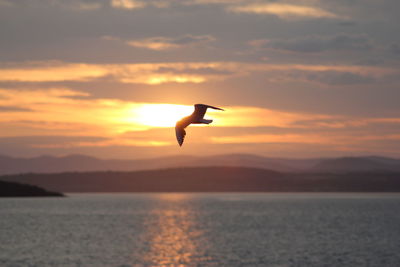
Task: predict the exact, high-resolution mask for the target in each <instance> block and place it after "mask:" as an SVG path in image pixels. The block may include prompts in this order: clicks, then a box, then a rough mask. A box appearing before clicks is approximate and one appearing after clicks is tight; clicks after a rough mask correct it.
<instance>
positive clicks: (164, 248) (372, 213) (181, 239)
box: [0, 193, 400, 267]
mask: <svg viewBox="0 0 400 267" xmlns="http://www.w3.org/2000/svg"><path fill="white" fill-rule="evenodd" d="M0 266H2V267H8V266H10V267H13V266H40V267H41V266H94V267H101V266H121V267H122V266H272V267H278V266H279V267H281V266H305V267H309V266H318V267H321V266H335V267H336V266H339V267H340V266H363V267H364V266H368V267H369V266H376V267H384V266H391V267H398V266H400V194H377V193H374V194H369V193H245V194H242V193H166V194H164V193H154V194H153V193H151V194H150V193H149V194H148V193H134V194H68V195H67V197H65V198H2V199H0Z"/></svg>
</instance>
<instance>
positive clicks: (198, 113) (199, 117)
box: [175, 104, 223, 146]
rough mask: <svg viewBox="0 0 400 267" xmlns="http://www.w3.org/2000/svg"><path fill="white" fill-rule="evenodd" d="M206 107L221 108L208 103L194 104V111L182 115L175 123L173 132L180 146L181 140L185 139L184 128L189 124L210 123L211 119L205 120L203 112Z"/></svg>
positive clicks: (204, 112)
mask: <svg viewBox="0 0 400 267" xmlns="http://www.w3.org/2000/svg"><path fill="white" fill-rule="evenodd" d="M207 108H212V109H218V110H223V109H222V108H217V107H213V106H209V105H204V104H196V105H194V112H193V113H192V114H191V115H190V116H187V117H184V118H183V119H181V120H180V121H178V122H177V123H176V126H175V133H176V140H178V144H179V145H180V146H182V144H183V140H184V139H185V135H186V131H185V128H186V127H188V126H189V125H190V124H192V123H194V124H210V123H212V120H205V119H204V114H206V111H207Z"/></svg>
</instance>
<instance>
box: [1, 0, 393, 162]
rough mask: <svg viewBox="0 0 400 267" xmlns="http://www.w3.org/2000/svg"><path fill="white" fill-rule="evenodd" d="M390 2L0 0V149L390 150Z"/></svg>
mask: <svg viewBox="0 0 400 267" xmlns="http://www.w3.org/2000/svg"><path fill="white" fill-rule="evenodd" d="M50 2H51V3H50ZM391 5H394V4H393V3H392V4H391V3H389V0H385V1H381V2H380V3H372V2H368V3H365V4H364V5H363V6H362V7H360V6H357V7H356V6H355V5H351V4H349V3H344V2H343V3H339V2H335V3H333V2H332V1H327V0H301V1H289V0H288V1H286V0H285V1H283V0H282V1H280V0H279V1H274V2H273V3H271V2H270V1H244V0H235V1H225V0H183V1H173V0H170V1H167V0H161V1H160V0H157V1H156V0H154V1H153V0H149V1H133V0H124V1H114V0H112V1H111V0H110V1H109V0H93V1H83V0H72V1H69V2H66V1H60V0H53V1H36V0H33V1H30V2H29V3H28V2H27V3H25V4H21V3H19V2H18V3H17V2H13V1H8V0H7V1H6V0H0V16H1V17H2V20H3V21H5V22H7V23H2V24H1V25H0V32H1V33H2V34H1V41H2V44H3V45H2V46H1V47H0V113H1V116H0V127H1V131H0V149H1V151H2V152H1V154H5V155H12V156H28V157H30V156H38V155H43V154H50V155H66V154H71V153H80V154H89V155H92V156H97V157H101V158H142V157H143V158H145V157H161V156H166V155H181V154H199V153H201V154H204V155H207V154H224V153H254V154H260V155H265V156H279V157H319V156H344V155H371V154H378V155H386V156H393V157H398V156H400V152H399V151H400V142H399V141H400V135H399V134H398V132H399V130H400V105H399V102H398V99H399V97H400V90H399V79H398V77H400V73H399V72H400V58H399V55H400V52H399V51H400V39H399V38H398V37H397V36H398V34H397V30H396V27H394V25H397V24H398V20H399V19H398V16H397V13H395V12H393V10H396V8H394V7H393V6H391ZM371 10H380V11H381V12H380V13H379V12H375V13H373V14H374V15H371V14H372V13H371ZM379 14H385V15H384V16H381V15H379ZM22 18H23V19H24V21H25V23H24V24H23V25H22V24H21V23H20V21H21V19H22ZM56 18H58V19H56ZM366 25H369V26H368V27H366ZM50 26H51V27H50ZM196 103H205V104H210V105H214V106H218V107H222V108H224V109H225V110H226V111H225V112H220V111H212V110H210V111H209V112H208V113H207V115H206V117H207V118H209V119H213V120H214V122H213V123H212V124H210V125H208V126H190V127H189V128H188V129H187V132H188V135H187V138H186V140H185V143H184V146H183V147H179V146H178V145H177V142H176V140H175V131H174V125H175V122H176V121H177V120H179V119H180V118H182V117H183V116H187V115H189V114H190V113H191V112H192V110H193V104H196Z"/></svg>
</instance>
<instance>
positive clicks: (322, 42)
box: [250, 34, 373, 53]
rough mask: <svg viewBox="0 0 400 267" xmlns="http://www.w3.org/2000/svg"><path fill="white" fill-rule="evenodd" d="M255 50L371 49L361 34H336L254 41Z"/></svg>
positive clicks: (302, 51) (368, 41)
mask: <svg viewBox="0 0 400 267" xmlns="http://www.w3.org/2000/svg"><path fill="white" fill-rule="evenodd" d="M250 45H252V46H253V47H256V48H271V49H276V50H280V51H289V52H296V53H319V52H324V51H333V50H336V51H338V50H348V51H366V50H370V49H372V48H373V45H372V43H371V40H370V39H369V38H368V37H367V36H366V35H362V34H357V35H348V34H338V35H334V36H315V35H313V36H307V37H302V38H298V39H289V40H279V39H275V40H267V39H263V40H254V41H252V42H250Z"/></svg>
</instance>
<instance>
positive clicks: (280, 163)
mask: <svg viewBox="0 0 400 267" xmlns="http://www.w3.org/2000/svg"><path fill="white" fill-rule="evenodd" d="M209 166H228V167H249V168H261V169H269V170H274V171H278V172H358V171H396V172H397V171H400V160H399V159H391V158H384V157H377V156H371V157H347V158H331V159H323V158H322V159H321V158H320V159H318V158H316V159H285V158H269V157H262V156H257V155H250V154H228V155H217V156H207V157H199V156H169V157H162V158H153V159H137V160H118V159H108V160H106V159H98V158H94V157H89V156H84V155H69V156H64V157H53V156H41V157H35V158H13V157H8V156H0V175H5V174H19V173H60V172H89V171H138V170H155V169H163V168H177V167H209Z"/></svg>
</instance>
